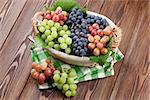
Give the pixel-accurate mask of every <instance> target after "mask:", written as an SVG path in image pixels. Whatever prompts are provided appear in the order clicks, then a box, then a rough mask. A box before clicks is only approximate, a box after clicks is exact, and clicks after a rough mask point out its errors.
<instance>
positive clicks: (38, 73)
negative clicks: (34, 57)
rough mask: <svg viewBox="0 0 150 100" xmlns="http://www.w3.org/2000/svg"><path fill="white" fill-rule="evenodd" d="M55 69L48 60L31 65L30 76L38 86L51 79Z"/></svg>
mask: <svg viewBox="0 0 150 100" xmlns="http://www.w3.org/2000/svg"><path fill="white" fill-rule="evenodd" d="M54 71H55V67H54V66H53V63H52V62H51V61H50V60H46V61H43V62H42V63H41V64H37V63H35V62H33V63H32V70H31V76H32V77H33V78H34V79H36V80H37V81H38V82H39V84H44V83H46V80H47V79H49V78H52V76H53V72H54Z"/></svg>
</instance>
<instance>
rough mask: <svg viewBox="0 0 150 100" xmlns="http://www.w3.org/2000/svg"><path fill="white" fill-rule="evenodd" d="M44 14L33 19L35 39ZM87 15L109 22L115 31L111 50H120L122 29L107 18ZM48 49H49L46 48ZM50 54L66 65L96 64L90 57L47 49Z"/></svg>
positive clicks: (87, 65) (88, 12)
mask: <svg viewBox="0 0 150 100" xmlns="http://www.w3.org/2000/svg"><path fill="white" fill-rule="evenodd" d="M43 14H44V12H37V13H36V14H35V15H34V16H33V18H32V21H33V23H32V26H33V34H32V36H33V37H34V36H35V35H36V34H37V33H39V31H38V30H37V26H38V25H39V23H40V21H41V20H42V19H43V17H42V16H43ZM87 14H89V15H95V16H100V17H102V18H104V19H106V20H107V22H108V23H109V25H110V27H111V28H112V29H113V32H112V35H113V38H112V44H111V48H112V50H113V51H115V50H116V48H118V46H119V44H120V41H121V35H122V32H121V29H120V28H119V27H117V26H116V25H115V24H114V23H113V22H112V21H111V20H110V19H109V18H107V17H106V16H103V15H100V14H97V13H94V12H91V11H87ZM45 49H47V48H45ZM47 50H48V52H49V53H50V54H51V55H52V56H53V57H54V58H56V59H59V60H61V61H63V62H65V63H68V64H72V65H78V66H86V67H93V66H94V65H95V64H96V63H95V62H92V61H90V59H89V57H78V56H75V55H68V54H66V53H63V52H61V51H57V50H55V49H53V48H48V49H47Z"/></svg>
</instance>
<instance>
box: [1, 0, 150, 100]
mask: <svg viewBox="0 0 150 100" xmlns="http://www.w3.org/2000/svg"><path fill="white" fill-rule="evenodd" d="M78 2H79V3H80V4H81V6H83V7H87V8H88V10H91V11H94V12H97V13H101V14H103V15H106V16H107V17H109V18H110V19H111V20H112V21H114V22H115V23H116V24H117V25H119V26H120V27H121V28H122V30H123V37H122V42H121V45H120V50H121V51H122V52H123V53H124V55H125V57H124V59H123V60H122V61H121V62H119V63H117V64H115V66H114V67H115V75H114V76H112V77H109V78H104V79H98V80H93V81H89V82H83V83H80V84H79V85H78V90H77V91H78V94H77V96H75V97H73V98H71V99H74V100H83V99H84V100H89V99H90V100H109V99H110V100H128V99H129V100H150V0H78ZM46 3H48V4H50V5H52V4H53V3H54V0H0V100H17V99H21V100H38V99H40V100H44V99H52V100H61V99H64V98H65V97H64V95H62V94H61V93H60V92H59V91H55V90H47V91H43V92H40V91H39V90H38V89H37V88H36V85H35V81H34V80H33V79H32V78H31V75H30V70H31V54H30V47H31V42H30V41H29V40H28V38H27V37H28V35H30V32H29V31H30V30H31V18H32V16H33V15H34V13H35V12H36V11H39V10H40V9H42V7H43V5H45V4H46ZM65 99H66V98H65Z"/></svg>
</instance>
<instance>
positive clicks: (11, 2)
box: [0, 0, 27, 50]
mask: <svg viewBox="0 0 150 100" xmlns="http://www.w3.org/2000/svg"><path fill="white" fill-rule="evenodd" d="M4 1H5V0H4ZM26 1H27V0H7V1H6V2H5V3H4V5H3V6H2V7H1V9H0V18H1V20H0V37H1V39H0V50H1V49H2V46H3V44H4V42H5V40H6V38H7V36H8V35H9V33H10V31H11V29H12V27H13V25H14V23H15V22H16V20H17V18H18V16H19V15H20V12H21V11H22V8H23V7H24V5H25V3H26Z"/></svg>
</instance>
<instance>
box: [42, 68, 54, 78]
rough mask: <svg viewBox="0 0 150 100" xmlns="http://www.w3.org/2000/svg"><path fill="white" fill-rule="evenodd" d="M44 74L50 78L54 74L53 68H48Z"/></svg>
mask: <svg viewBox="0 0 150 100" xmlns="http://www.w3.org/2000/svg"><path fill="white" fill-rule="evenodd" d="M44 75H45V77H46V78H48V77H49V76H51V75H52V72H51V69H50V68H46V69H45V71H44Z"/></svg>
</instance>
